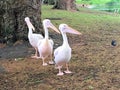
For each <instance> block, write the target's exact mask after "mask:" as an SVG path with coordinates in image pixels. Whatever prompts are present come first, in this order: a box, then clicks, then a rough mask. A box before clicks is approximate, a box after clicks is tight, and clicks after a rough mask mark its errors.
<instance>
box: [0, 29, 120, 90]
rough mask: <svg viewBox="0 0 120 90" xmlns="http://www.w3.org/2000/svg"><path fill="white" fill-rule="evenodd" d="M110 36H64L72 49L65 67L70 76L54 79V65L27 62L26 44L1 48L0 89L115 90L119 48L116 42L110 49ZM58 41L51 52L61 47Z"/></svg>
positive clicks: (28, 50)
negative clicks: (70, 56)
mask: <svg viewBox="0 0 120 90" xmlns="http://www.w3.org/2000/svg"><path fill="white" fill-rule="evenodd" d="M100 33H101V34H100ZM116 33H117V32H116ZM110 36H111V37H110ZM112 36H113V33H112V32H104V33H103V32H101V31H99V32H92V33H91V34H86V35H84V34H83V35H82V36H75V35H68V37H69V43H70V46H71V48H72V58H71V61H70V64H69V67H70V70H71V71H73V72H74V73H72V74H65V75H64V76H57V75H56V74H57V73H58V70H57V69H55V67H54V65H48V66H46V67H43V66H42V61H41V59H31V58H30V55H31V54H33V53H34V50H33V49H32V47H31V46H30V45H29V43H19V44H17V45H15V46H11V47H7V46H6V47H4V48H1V49H0V57H1V60H0V68H1V69H0V89H1V90H119V89H120V60H119V59H120V46H119V45H118V44H119V42H117V43H118V44H117V46H115V47H113V46H111V44H110V42H111V39H112V38H113V37H112ZM53 38H54V37H53ZM59 38H60V39H59ZM59 38H57V39H56V40H54V41H55V43H57V44H55V48H56V47H58V46H59V45H61V43H62V42H61V41H62V39H61V37H59ZM117 41H118V40H117ZM11 56H12V57H11ZM48 59H49V58H48ZM48 59H47V60H48ZM63 69H64V68H63Z"/></svg>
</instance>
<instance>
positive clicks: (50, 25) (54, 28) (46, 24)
mask: <svg viewBox="0 0 120 90" xmlns="http://www.w3.org/2000/svg"><path fill="white" fill-rule="evenodd" d="M43 25H45V27H46V28H51V29H53V30H54V31H56V32H57V33H60V32H59V30H58V29H57V28H56V27H55V26H54V25H53V24H52V23H51V21H50V20H49V19H45V20H43Z"/></svg>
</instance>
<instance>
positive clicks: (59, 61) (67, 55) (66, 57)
mask: <svg viewBox="0 0 120 90" xmlns="http://www.w3.org/2000/svg"><path fill="white" fill-rule="evenodd" d="M59 30H60V31H61V34H62V37H63V44H62V46H60V47H58V48H56V49H55V51H54V57H55V58H54V61H55V66H56V68H57V69H59V73H58V74H57V75H63V74H64V73H63V72H62V71H61V68H62V66H63V65H64V64H65V65H66V69H67V70H66V71H64V72H65V73H72V72H71V71H69V69H68V62H69V61H70V59H71V48H70V46H69V43H68V39H67V36H66V33H72V34H78V35H80V34H81V33H80V32H78V31H77V30H75V29H73V28H71V27H69V26H68V25H67V24H60V25H59Z"/></svg>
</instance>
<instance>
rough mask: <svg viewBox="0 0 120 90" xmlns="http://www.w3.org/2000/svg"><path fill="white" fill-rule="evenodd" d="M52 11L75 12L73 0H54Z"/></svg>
mask: <svg viewBox="0 0 120 90" xmlns="http://www.w3.org/2000/svg"><path fill="white" fill-rule="evenodd" d="M53 9H64V10H77V8H76V4H75V0H55V4H54V6H53Z"/></svg>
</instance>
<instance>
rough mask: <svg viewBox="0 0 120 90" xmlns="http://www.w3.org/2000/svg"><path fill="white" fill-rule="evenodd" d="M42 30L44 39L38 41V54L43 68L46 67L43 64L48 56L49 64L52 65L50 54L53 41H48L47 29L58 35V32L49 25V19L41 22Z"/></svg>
mask: <svg viewBox="0 0 120 90" xmlns="http://www.w3.org/2000/svg"><path fill="white" fill-rule="evenodd" d="M43 28H44V31H45V38H44V39H43V40H40V41H39V42H38V52H39V56H40V58H42V61H43V64H42V65H43V66H46V65H47V63H45V59H46V58H47V57H48V56H50V59H51V61H49V64H53V63H54V62H53V60H52V52H53V44H54V43H53V40H51V39H49V33H48V28H51V29H53V30H54V31H56V32H57V33H60V32H59V30H58V29H57V28H56V27H55V26H54V25H53V24H52V23H51V21H50V20H49V19H45V20H43Z"/></svg>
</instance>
